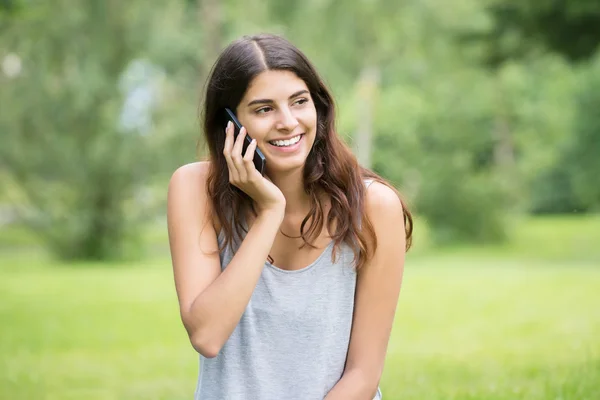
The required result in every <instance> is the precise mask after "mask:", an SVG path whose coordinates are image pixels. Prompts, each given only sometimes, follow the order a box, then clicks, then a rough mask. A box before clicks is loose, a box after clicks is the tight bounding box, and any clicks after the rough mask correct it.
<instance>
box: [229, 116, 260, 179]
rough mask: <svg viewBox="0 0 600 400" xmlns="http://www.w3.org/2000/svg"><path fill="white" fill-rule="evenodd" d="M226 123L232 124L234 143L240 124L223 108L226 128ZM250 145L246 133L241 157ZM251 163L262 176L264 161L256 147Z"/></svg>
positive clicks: (250, 139)
mask: <svg viewBox="0 0 600 400" xmlns="http://www.w3.org/2000/svg"><path fill="white" fill-rule="evenodd" d="M228 121H231V122H232V123H233V140H234V141H235V140H236V139H237V137H238V135H239V133H240V130H241V129H242V124H240V121H238V119H237V118H236V116H235V114H234V113H233V111H231V110H230V109H229V108H225V126H227V122H228ZM250 143H252V138H251V137H250V136H249V135H248V132H246V137H245V138H244V144H243V145H242V156H244V154H246V149H247V148H248V146H249V145H250ZM252 161H253V162H254V167H255V168H256V170H257V171H258V172H260V174H261V175H264V174H265V164H266V159H265V156H264V154H263V153H262V151H260V149H259V148H258V147H257V148H256V150H254V158H253V160H252Z"/></svg>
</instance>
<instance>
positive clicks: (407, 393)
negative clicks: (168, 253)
mask: <svg viewBox="0 0 600 400" xmlns="http://www.w3.org/2000/svg"><path fill="white" fill-rule="evenodd" d="M595 221H596V222H595V224H598V222H599V221H598V220H595ZM557 223H559V222H557ZM540 224H541V225H542V226H546V225H547V226H549V227H552V226H554V225H553V224H548V222H547V221H545V222H540V223H538V222H535V223H532V224H528V228H527V229H528V230H527V229H525V230H523V231H522V232H521V233H520V236H515V237H516V238H517V237H518V238H519V241H518V242H515V243H513V244H512V245H510V246H505V247H503V249H504V250H501V249H495V250H494V249H491V248H490V249H487V250H485V251H484V250H482V249H481V248H473V249H471V250H469V249H467V248H462V249H459V250H448V251H447V252H435V253H430V252H426V251H421V252H419V251H417V252H416V253H415V255H412V256H410V257H409V259H408V262H407V268H406V273H405V279H404V284H403V289H402V294H401V298H400V302H399V305H398V313H397V317H396V320H395V326H394V331H393V334H392V339H391V342H390V345H389V351H388V358H387V362H386V367H385V371H384V374H383V378H382V381H381V387H382V391H383V394H384V398H385V399H390V400H391V399H399V400H417V399H418V400H424V399H440V400H441V399H444V400H446V399H461V400H462V399H465V400H466V399H485V400H501V399H502V400H505V399H506V400H508V399H527V400H529V399H531V400H537V399H539V400H541V399H544V400H559V399H561V400H579V399H589V400H597V399H600V262H598V260H599V259H600V258H599V257H598V255H599V254H600V249H598V248H596V247H597V244H598V243H600V241H590V243H589V245H588V247H586V248H585V249H584V250H583V251H584V253H585V254H584V255H581V251H582V249H581V247H582V246H583V244H582V243H580V242H579V241H575V242H577V246H575V247H565V248H563V251H562V252H561V253H560V254H559V253H558V252H557V250H556V249H551V250H544V251H540V253H539V257H536V254H537V253H536V252H535V251H532V250H531V249H527V247H526V246H524V245H523V243H522V239H523V238H524V237H525V236H527V235H536V234H538V233H536V232H539V235H546V236H547V237H548V239H547V241H548V243H559V242H560V241H559V240H558V239H555V238H554V237H553V234H554V233H552V232H553V231H552V230H550V231H548V230H547V229H541V228H539V227H536V226H538V225H540ZM581 224H582V227H583V225H584V223H583V222H582V223H581ZM585 224H589V222H585ZM571 225H573V222H572V223H571ZM532 226H533V227H532ZM586 226H587V225H586ZM596 227H597V228H600V225H596ZM582 229H583V230H584V231H585V229H589V232H590V233H592V232H597V233H595V234H596V237H597V236H598V234H600V229H598V230H597V231H596V230H594V229H593V228H582ZM565 231H566V230H565V229H562V230H557V231H556V232H555V234H557V235H558V234H562V235H565ZM527 232H529V233H527ZM580 232H581V229H572V234H573V235H577V234H580ZM585 237H586V238H587V239H589V235H585ZM526 239H527V240H531V241H533V240H534V239H533V238H532V237H528V238H526ZM523 240H524V239H523ZM540 241H542V242H543V240H540ZM564 243H574V239H573V238H572V237H567V238H564ZM594 243H595V244H594ZM525 249H526V250H525ZM569 252H572V255H571V256H569V254H568V253H569ZM30 259H31V260H38V261H36V263H37V264H32V263H31V262H27V261H26V260H28V258H27V257H25V258H23V257H15V256H14V254H10V255H9V256H7V257H4V258H3V256H2V255H1V254H0V321H2V324H1V325H0V399H7V400H20V399H24V400H29V399H31V400H34V399H35V400H40V399H44V400H70V399H86V400H96V399H98V400H99V399H103V400H104V399H119V400H121V399H123V400H136V399H165V400H166V399H169V400H176V399H190V398H192V394H193V391H194V387H195V383H196V373H197V361H198V360H197V357H196V355H195V353H194V351H193V349H192V348H191V346H190V345H189V343H188V341H187V337H186V335H185V332H184V330H183V328H182V326H181V323H180V321H179V315H178V309H177V302H176V297H175V292H174V288H173V280H172V276H171V270H170V264H169V261H168V258H165V257H164V256H163V257H159V258H157V259H155V260H152V261H151V262H136V263H128V264H124V265H103V264H96V265H60V264H55V265H51V264H48V263H49V262H48V261H47V260H45V259H44V258H43V257H38V256H33V257H31V258H30ZM569 259H573V261H572V262H569ZM84 267H86V268H84Z"/></svg>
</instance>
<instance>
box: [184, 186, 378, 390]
mask: <svg viewBox="0 0 600 400" xmlns="http://www.w3.org/2000/svg"><path fill="white" fill-rule="evenodd" d="M369 183H370V182H369ZM218 240H219V244H222V243H223V241H224V236H223V234H222V233H220V234H219V236H218ZM332 250H333V242H331V243H329V245H328V246H327V247H326V248H325V249H324V251H323V252H322V253H321V255H320V256H319V257H318V258H317V259H316V260H315V261H314V262H313V263H312V264H310V265H308V266H306V267H304V268H302V269H299V270H294V271H286V270H283V269H280V268H277V267H276V266H274V265H272V264H271V263H269V262H265V267H264V269H263V271H262V274H261V276H260V278H259V280H258V283H257V285H256V288H255V289H254V292H253V294H252V297H251V298H250V302H249V303H248V306H247V307H246V310H245V312H244V314H243V315H242V318H241V320H240V322H239V323H238V325H237V326H236V328H235V330H234V331H233V333H232V334H231V336H230V337H229V339H228V340H227V342H226V343H225V345H224V346H223V348H222V349H221V351H220V352H219V354H218V355H217V356H216V357H214V358H204V357H203V356H202V355H200V366H199V376H198V384H197V387H196V393H195V397H194V398H195V400H275V399H287V400H323V398H325V396H326V395H327V393H328V392H329V391H330V390H331V389H332V388H333V386H334V385H335V384H336V383H337V382H338V380H339V379H340V378H341V376H342V373H343V371H344V364H345V362H346V355H347V353H348V345H349V342H350V330H351V328H352V314H353V310H354V291H355V288H356V272H355V271H354V269H353V265H352V259H353V253H352V250H351V249H350V247H349V246H347V245H345V244H344V245H342V246H341V248H340V251H338V252H337V258H336V260H335V262H333V261H332ZM233 255H234V250H233V249H231V248H229V247H226V248H225V249H224V250H223V251H222V253H221V268H222V269H225V268H227V265H228V264H229V262H230V261H231V259H232V258H233ZM381 398H382V397H381V391H380V390H379V389H378V390H377V395H376V396H375V398H374V400H375V399H381Z"/></svg>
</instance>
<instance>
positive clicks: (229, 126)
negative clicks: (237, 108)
mask: <svg viewBox="0 0 600 400" xmlns="http://www.w3.org/2000/svg"><path fill="white" fill-rule="evenodd" d="M229 128H231V121H227V129H229Z"/></svg>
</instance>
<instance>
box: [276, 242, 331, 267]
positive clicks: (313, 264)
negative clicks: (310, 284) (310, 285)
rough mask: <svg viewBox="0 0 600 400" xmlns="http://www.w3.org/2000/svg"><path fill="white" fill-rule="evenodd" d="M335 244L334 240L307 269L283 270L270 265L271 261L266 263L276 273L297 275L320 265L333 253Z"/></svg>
mask: <svg viewBox="0 0 600 400" xmlns="http://www.w3.org/2000/svg"><path fill="white" fill-rule="evenodd" d="M334 242H335V241H334V240H331V241H330V242H329V243H328V244H327V246H325V248H324V249H323V251H322V252H321V254H319V256H318V257H317V258H316V259H315V260H314V261H313V262H311V263H310V264H308V265H307V266H306V267H302V268H298V269H283V268H280V267H278V266H276V265H275V264H272V263H270V262H269V261H265V265H266V266H267V267H269V268H270V269H272V270H273V271H276V272H279V273H282V274H297V273H301V272H305V271H308V270H310V269H312V268H313V267H314V266H315V265H317V264H318V263H319V261H321V259H322V258H323V257H325V255H326V254H329V253H331V251H330V250H331V248H332V247H333V244H334Z"/></svg>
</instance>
